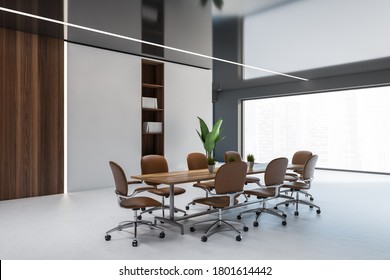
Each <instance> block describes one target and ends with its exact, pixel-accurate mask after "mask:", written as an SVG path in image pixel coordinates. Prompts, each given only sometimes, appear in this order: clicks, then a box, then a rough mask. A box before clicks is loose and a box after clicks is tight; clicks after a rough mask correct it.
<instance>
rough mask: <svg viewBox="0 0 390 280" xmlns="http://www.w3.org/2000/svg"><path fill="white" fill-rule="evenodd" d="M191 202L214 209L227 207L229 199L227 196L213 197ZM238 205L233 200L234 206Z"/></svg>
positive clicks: (236, 200)
mask: <svg viewBox="0 0 390 280" xmlns="http://www.w3.org/2000/svg"><path fill="white" fill-rule="evenodd" d="M193 202H195V203H200V204H204V205H208V206H211V207H214V208H224V207H228V206H229V203H230V199H229V197H228V196H213V197H204V198H198V199H194V200H193ZM237 203H238V199H237V198H235V199H234V205H236V204H237Z"/></svg>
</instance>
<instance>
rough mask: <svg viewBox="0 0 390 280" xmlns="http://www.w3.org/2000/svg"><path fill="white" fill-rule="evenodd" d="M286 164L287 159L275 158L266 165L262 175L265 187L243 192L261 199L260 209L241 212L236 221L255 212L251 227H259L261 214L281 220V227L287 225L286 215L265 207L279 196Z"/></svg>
mask: <svg viewBox="0 0 390 280" xmlns="http://www.w3.org/2000/svg"><path fill="white" fill-rule="evenodd" d="M287 164H288V159H287V158H276V159H274V160H272V161H271V162H270V163H268V165H267V167H266V169H265V173H264V182H265V186H261V187H260V188H256V189H252V190H245V191H244V193H245V194H247V195H253V196H256V197H257V198H258V199H262V207H260V208H256V209H250V210H246V211H243V212H241V213H240V214H239V215H238V216H237V219H241V216H242V214H245V213H250V212H255V213H256V219H255V221H254V222H253V226H255V227H257V226H259V222H258V219H259V217H260V215H261V214H262V213H268V214H271V215H274V216H277V217H279V218H281V219H282V225H284V226H285V225H287V222H286V214H284V213H283V211H280V210H277V209H272V208H267V207H266V201H268V200H269V199H274V198H276V197H278V196H279V192H280V188H281V187H282V186H283V182H284V180H283V179H284V175H285V174H286V170H287Z"/></svg>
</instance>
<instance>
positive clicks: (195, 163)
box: [186, 153, 214, 210]
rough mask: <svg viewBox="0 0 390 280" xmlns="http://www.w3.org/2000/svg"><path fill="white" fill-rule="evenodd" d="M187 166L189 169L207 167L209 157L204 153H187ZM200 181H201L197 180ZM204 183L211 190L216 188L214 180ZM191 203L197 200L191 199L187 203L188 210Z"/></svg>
mask: <svg viewBox="0 0 390 280" xmlns="http://www.w3.org/2000/svg"><path fill="white" fill-rule="evenodd" d="M187 166H188V170H199V169H207V167H208V163H207V157H206V155H205V154H203V153H190V154H188V155H187ZM197 183H200V182H197ZM202 185H203V186H204V187H206V186H208V187H209V190H212V189H214V181H207V182H202ZM207 196H208V193H207V192H206V197H207ZM190 204H192V205H194V204H195V202H194V201H191V202H190V203H188V204H187V206H186V210H189V209H190Z"/></svg>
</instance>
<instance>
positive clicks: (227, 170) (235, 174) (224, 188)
mask: <svg viewBox="0 0 390 280" xmlns="http://www.w3.org/2000/svg"><path fill="white" fill-rule="evenodd" d="M247 168H248V166H247V164H246V163H245V162H242V161H238V162H229V163H225V164H224V165H222V166H221V167H220V168H218V171H217V174H216V175H215V181H214V187H215V192H216V193H217V194H224V193H235V192H240V191H242V190H243V188H244V183H245V177H246V172H247Z"/></svg>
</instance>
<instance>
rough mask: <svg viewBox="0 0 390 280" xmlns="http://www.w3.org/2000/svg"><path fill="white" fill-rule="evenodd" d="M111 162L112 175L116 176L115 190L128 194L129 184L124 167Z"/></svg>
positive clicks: (124, 194)
mask: <svg viewBox="0 0 390 280" xmlns="http://www.w3.org/2000/svg"><path fill="white" fill-rule="evenodd" d="M109 163H110V167H111V171H112V175H113V176H114V181H115V192H116V193H117V194H119V195H123V196H126V195H127V192H128V185H127V178H126V174H125V172H124V171H123V169H122V167H120V166H119V164H117V163H115V162H113V161H110V162H109Z"/></svg>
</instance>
